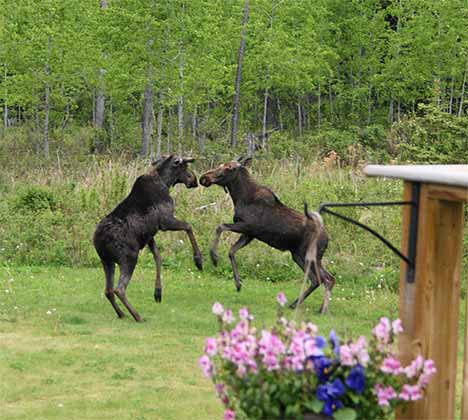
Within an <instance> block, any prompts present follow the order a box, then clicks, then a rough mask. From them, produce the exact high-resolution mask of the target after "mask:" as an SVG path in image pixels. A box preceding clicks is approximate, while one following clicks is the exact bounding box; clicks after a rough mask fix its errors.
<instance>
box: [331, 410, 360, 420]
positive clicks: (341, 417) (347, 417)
mask: <svg viewBox="0 0 468 420" xmlns="http://www.w3.org/2000/svg"><path fill="white" fill-rule="evenodd" d="M356 417H357V413H356V411H355V410H353V409H352V408H341V409H340V410H336V411H335V412H334V413H333V418H334V419H335V420H355V419H356Z"/></svg>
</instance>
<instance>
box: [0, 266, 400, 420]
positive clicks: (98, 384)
mask: <svg viewBox="0 0 468 420" xmlns="http://www.w3.org/2000/svg"><path fill="white" fill-rule="evenodd" d="M153 278H154V270H151V269H148V268H140V267H137V270H136V271H135V274H134V278H133V280H132V282H131V283H130V286H129V290H128V297H129V299H130V301H131V302H132V303H133V304H134V306H135V307H136V308H137V309H138V311H139V312H140V314H141V315H142V317H143V318H144V320H145V322H143V323H141V324H137V323H135V322H134V321H133V320H132V318H131V317H130V316H127V317H126V318H125V319H123V320H119V319H117V318H116V316H115V314H114V312H113V310H112V308H111V306H110V304H109V303H108V302H107V300H106V298H105V297H104V296H103V293H102V291H103V274H102V272H101V270H99V269H70V268H47V267H40V268H31V267H23V268H10V269H7V268H3V269H0V378H1V381H0V407H2V408H1V417H2V419H3V418H5V419H55V418H57V419H58V418H60V419H62V418H67V419H84V418H86V419H107V418H109V419H111V418H116V417H118V418H121V419H164V420H166V419H181V418H186V419H203V420H206V419H219V418H221V417H222V409H221V405H220V403H219V402H218V401H217V400H216V398H215V395H214V392H213V388H212V385H211V383H210V382H209V381H208V380H207V379H205V378H204V377H203V376H202V374H201V372H200V370H199V368H198V366H197V360H198V358H199V357H200V355H201V353H202V348H203V342H204V338H205V337H206V336H208V335H212V334H215V332H216V328H217V324H216V321H215V319H214V317H213V316H212V315H211V306H212V304H213V302H214V301H216V300H218V301H220V302H222V303H223V304H224V305H225V306H229V307H232V308H233V309H235V310H237V309H238V308H240V307H241V306H244V305H247V306H248V307H249V308H250V309H251V311H252V312H253V313H254V315H255V317H256V322H257V325H259V326H262V325H271V323H272V322H273V319H274V317H275V310H276V307H275V300H274V299H275V295H276V293H278V292H279V291H280V290H284V291H285V292H286V294H287V295H288V297H289V298H290V299H292V298H293V297H294V296H295V295H296V294H297V293H298V290H299V288H300V283H301V280H302V277H301V272H300V271H299V269H297V268H294V267H293V265H292V264H291V266H290V276H289V280H290V281H288V282H286V281H284V282H276V283H272V282H268V281H265V280H255V279H253V278H250V277H247V278H246V279H245V281H244V288H243V290H242V291H241V293H236V292H235V289H234V285H233V282H232V280H231V276H230V275H229V276H226V275H224V274H223V273H216V272H214V271H211V272H208V273H199V272H197V271H195V270H194V269H192V267H191V266H189V265H187V266H182V267H181V268H180V269H177V270H173V269H164V272H163V286H164V291H163V293H164V295H163V302H162V304H156V303H155V302H154V301H153V297H152V294H153ZM321 298H322V293H321V291H320V290H319V291H316V292H315V293H314V294H313V295H312V296H311V297H310V298H309V299H308V300H307V301H306V304H305V305H304V307H303V311H302V313H300V314H295V313H294V312H293V311H291V313H290V315H291V316H303V315H304V316H305V317H307V318H310V319H312V320H313V321H314V322H316V323H317V324H318V325H319V326H320V327H321V328H322V329H323V330H324V331H328V329H329V328H330V327H334V328H336V329H337V331H338V332H339V333H340V334H342V335H343V336H346V335H350V334H351V333H352V334H353V335H355V334H360V333H366V334H367V333H368V332H369V331H370V327H371V326H372V325H373V324H374V321H375V320H376V319H378V317H379V316H382V315H387V316H393V317H395V316H396V315H397V296H396V295H395V294H394V293H392V292H391V291H389V290H388V289H385V287H383V288H378V287H377V288H373V289H368V288H366V287H364V286H363V285H362V284H360V282H359V281H356V280H355V279H352V278H348V279H343V281H341V282H339V283H338V285H337V287H336V289H335V293H334V295H333V299H332V301H331V308H330V313H329V315H328V316H319V315H317V314H316V310H317V309H318V307H319V305H320V303H321Z"/></svg>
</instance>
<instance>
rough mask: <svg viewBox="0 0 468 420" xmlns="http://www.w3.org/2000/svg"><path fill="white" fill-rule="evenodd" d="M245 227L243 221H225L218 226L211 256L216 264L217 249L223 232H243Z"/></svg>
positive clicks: (215, 264)
mask: <svg viewBox="0 0 468 420" xmlns="http://www.w3.org/2000/svg"><path fill="white" fill-rule="evenodd" d="M243 227H244V225H243V224H242V223H223V224H222V225H218V227H217V228H216V235H215V238H214V241H213V245H212V246H211V249H210V257H211V261H212V262H213V265H214V266H217V265H218V254H217V251H218V245H219V240H220V238H221V234H222V233H223V232H226V231H231V232H236V233H242V229H243Z"/></svg>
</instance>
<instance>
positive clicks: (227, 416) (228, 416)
mask: <svg viewBox="0 0 468 420" xmlns="http://www.w3.org/2000/svg"><path fill="white" fill-rule="evenodd" d="M235 418H236V414H235V413H234V411H232V410H224V417H223V420H235Z"/></svg>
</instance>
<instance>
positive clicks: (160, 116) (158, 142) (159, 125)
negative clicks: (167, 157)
mask: <svg viewBox="0 0 468 420" xmlns="http://www.w3.org/2000/svg"><path fill="white" fill-rule="evenodd" d="M162 99H163V94H162V91H161V92H159V107H158V121H157V137H156V157H157V158H158V157H160V156H161V137H162V126H163V114H164V108H163V103H162Z"/></svg>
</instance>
